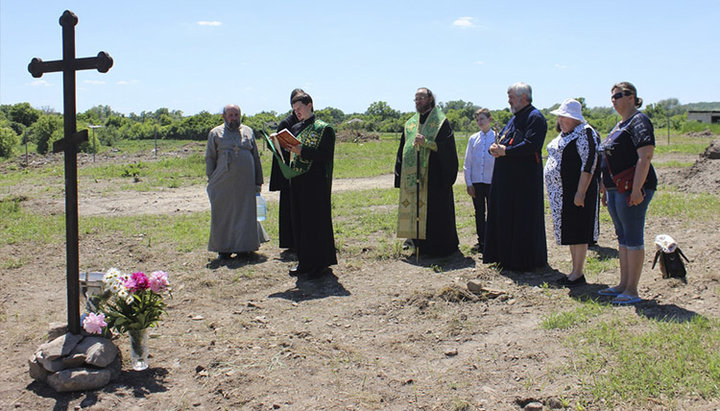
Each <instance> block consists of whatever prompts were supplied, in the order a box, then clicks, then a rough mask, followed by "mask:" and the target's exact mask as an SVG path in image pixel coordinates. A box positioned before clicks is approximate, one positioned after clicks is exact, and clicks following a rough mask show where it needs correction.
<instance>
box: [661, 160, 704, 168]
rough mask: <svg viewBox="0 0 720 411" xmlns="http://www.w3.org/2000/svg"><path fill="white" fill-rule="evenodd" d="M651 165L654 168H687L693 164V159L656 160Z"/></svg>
mask: <svg viewBox="0 0 720 411" xmlns="http://www.w3.org/2000/svg"><path fill="white" fill-rule="evenodd" d="M652 164H653V167H655V168H689V167H692V166H693V164H695V162H694V161H677V160H670V161H663V162H656V161H653V163H652Z"/></svg>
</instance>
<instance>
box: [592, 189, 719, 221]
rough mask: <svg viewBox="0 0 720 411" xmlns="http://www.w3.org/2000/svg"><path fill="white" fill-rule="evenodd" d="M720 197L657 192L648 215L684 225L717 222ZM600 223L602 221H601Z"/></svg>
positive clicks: (666, 191)
mask: <svg viewBox="0 0 720 411" xmlns="http://www.w3.org/2000/svg"><path fill="white" fill-rule="evenodd" d="M718 210H720V197H718V196H716V195H712V194H707V193H701V194H692V193H681V192H678V191H668V190H665V189H663V190H658V191H656V192H655V194H654V195H653V199H652V201H650V208H649V209H648V215H651V216H661V217H666V218H667V217H670V218H676V219H678V220H680V221H683V222H684V223H685V224H693V223H696V222H708V221H713V222H716V221H717V215H718ZM601 221H602V220H601Z"/></svg>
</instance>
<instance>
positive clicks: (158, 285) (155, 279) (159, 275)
mask: <svg viewBox="0 0 720 411" xmlns="http://www.w3.org/2000/svg"><path fill="white" fill-rule="evenodd" d="M149 282H150V289H151V290H152V291H153V292H155V293H159V292H161V291H163V290H165V289H166V288H167V287H168V285H169V283H168V275H167V273H166V272H164V271H155V272H153V273H152V274H150V279H149Z"/></svg>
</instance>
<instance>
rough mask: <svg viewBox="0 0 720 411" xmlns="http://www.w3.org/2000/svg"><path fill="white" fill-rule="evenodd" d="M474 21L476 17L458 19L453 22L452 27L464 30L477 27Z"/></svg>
mask: <svg viewBox="0 0 720 411" xmlns="http://www.w3.org/2000/svg"><path fill="white" fill-rule="evenodd" d="M473 20H475V18H474V17H458V18H457V19H456V20H455V21H453V23H452V25H453V26H455V27H462V28H469V27H475V23H473Z"/></svg>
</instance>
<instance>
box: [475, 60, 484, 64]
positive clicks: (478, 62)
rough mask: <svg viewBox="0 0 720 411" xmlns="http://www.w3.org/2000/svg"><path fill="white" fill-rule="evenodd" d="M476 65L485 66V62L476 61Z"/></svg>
mask: <svg viewBox="0 0 720 411" xmlns="http://www.w3.org/2000/svg"><path fill="white" fill-rule="evenodd" d="M475 64H477V65H481V64H485V62H484V61H482V60H478V61H476V62H475Z"/></svg>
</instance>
